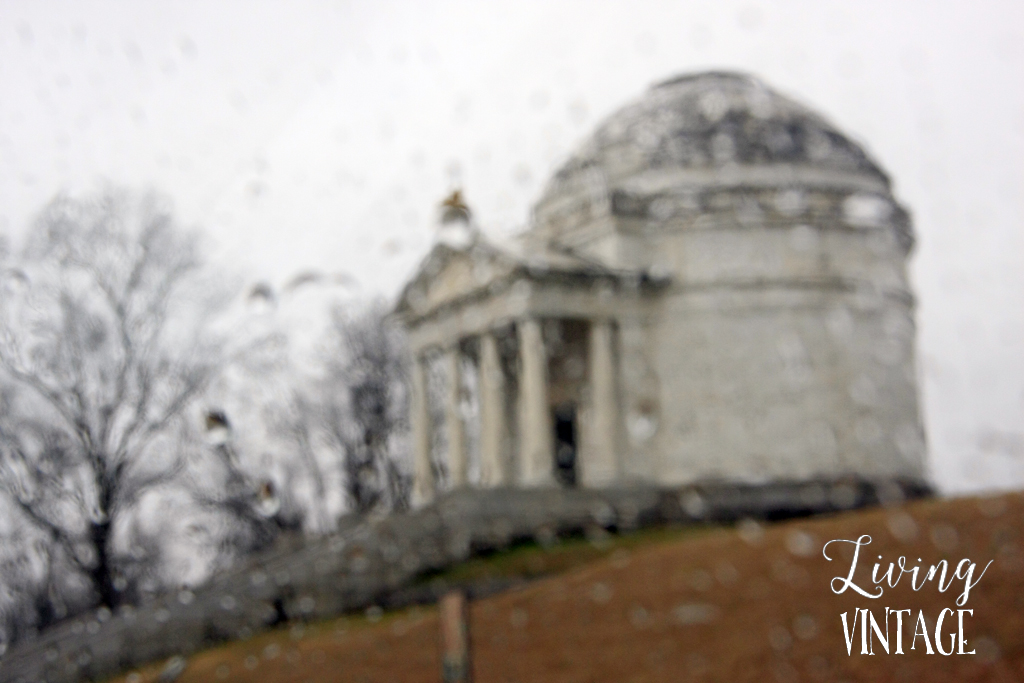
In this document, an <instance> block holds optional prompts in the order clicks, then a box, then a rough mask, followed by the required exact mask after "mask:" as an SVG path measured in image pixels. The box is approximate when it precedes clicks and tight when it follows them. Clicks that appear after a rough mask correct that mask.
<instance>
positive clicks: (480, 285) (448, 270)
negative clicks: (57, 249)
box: [395, 239, 520, 317]
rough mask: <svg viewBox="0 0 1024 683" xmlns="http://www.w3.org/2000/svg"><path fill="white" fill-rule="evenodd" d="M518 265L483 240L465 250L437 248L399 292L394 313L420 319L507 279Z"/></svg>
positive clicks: (446, 247) (439, 245)
mask: <svg viewBox="0 0 1024 683" xmlns="http://www.w3.org/2000/svg"><path fill="white" fill-rule="evenodd" d="M519 265H520V264H519V263H518V261H517V260H516V259H515V258H514V257H513V256H511V255H510V254H506V253H504V252H502V251H500V250H498V249H497V248H495V247H494V246H493V245H490V244H488V243H487V242H485V241H484V240H482V239H476V240H475V241H474V242H473V244H471V245H469V246H468V247H466V248H465V249H457V248H454V247H451V246H448V245H446V244H436V245H435V246H434V248H433V249H432V250H431V251H430V253H429V254H428V255H427V257H426V258H425V259H424V260H423V262H422V263H421V264H420V267H419V269H418V270H417V271H416V275H415V276H414V277H413V278H412V280H410V282H409V284H407V285H406V287H405V289H404V290H402V294H401V296H400V297H399V299H398V304H397V306H396V307H395V312H396V313H398V314H399V315H402V316H411V317H419V316H422V315H426V314H427V313H429V312H431V311H434V310H436V309H438V308H440V307H442V306H444V305H446V304H450V303H452V302H454V301H458V300H460V299H463V298H466V297H468V296H471V295H473V294H474V293H476V292H479V291H480V290H483V289H486V288H488V287H489V286H490V285H491V284H492V283H494V282H496V281H498V280H501V279H503V278H506V277H508V276H509V275H511V274H512V272H513V271H514V270H516V268H517V267H518V266H519Z"/></svg>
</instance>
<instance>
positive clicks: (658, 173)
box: [396, 73, 925, 502]
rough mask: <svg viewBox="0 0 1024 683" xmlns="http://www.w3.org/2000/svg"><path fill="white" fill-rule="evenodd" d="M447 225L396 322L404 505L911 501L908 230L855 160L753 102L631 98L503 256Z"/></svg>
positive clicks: (669, 93) (671, 86)
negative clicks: (531, 497)
mask: <svg viewBox="0 0 1024 683" xmlns="http://www.w3.org/2000/svg"><path fill="white" fill-rule="evenodd" d="M455 213H456V214H458V212H455ZM448 217H449V218H450V219H451V218H454V221H455V224H456V225H455V227H454V228H453V226H452V224H451V222H449V225H448V227H447V228H446V230H447V231H448V232H449V233H450V232H452V231H453V230H454V231H455V232H456V233H458V232H459V230H458V228H459V220H460V219H461V220H463V221H464V222H463V223H462V224H461V230H462V232H461V234H459V235H457V236H456V237H457V238H455V239H445V240H442V241H439V243H438V244H437V245H436V246H435V248H434V249H433V251H432V252H431V253H430V255H429V256H428V257H427V258H426V260H425V261H424V263H423V264H422V265H421V267H420V269H419V271H418V272H417V274H416V275H415V276H414V277H413V279H412V280H411V281H410V282H409V284H408V285H407V286H406V288H405V290H404V291H403V293H402V296H401V298H400V300H399V303H398V305H397V309H396V313H397V314H398V316H399V317H400V318H401V320H402V321H403V323H404V325H405V326H406V329H407V330H408V334H409V340H410V345H411V349H412V352H413V355H414V359H415V362H414V364H413V370H412V416H411V417H412V425H413V440H414V451H415V454H416V455H415V457H416V460H415V462H416V470H415V475H416V481H415V498H416V499H418V500H419V501H421V502H422V501H426V500H429V499H430V498H431V497H432V496H433V495H434V493H435V488H436V481H435V480H436V476H437V473H438V472H445V473H446V474H445V478H446V485H447V486H450V487H458V486H463V485H470V484H471V485H476V486H485V487H486V486H502V485H509V486H546V485H555V484H557V483H561V484H563V485H580V486H585V487H604V486H616V485H627V484H629V483H631V482H648V483H657V484H664V485H683V484H687V483H692V482H704V481H717V482H743V483H761V482H765V483H767V482H777V481H787V482H791V481H797V482H799V481H813V480H822V481H832V480H836V479H842V478H859V479H890V478H896V479H902V480H908V481H910V482H915V483H919V484H920V483H923V482H924V472H925V466H924V457H925V451H924V437H923V431H922V427H921V421H920V413H919V409H918V398H917V384H916V379H915V362H914V298H913V295H912V294H911V292H910V290H909V287H908V282H907V275H906V268H905V263H906V258H907V255H908V252H909V251H910V249H911V247H912V244H913V235H912V231H911V226H910V220H909V217H908V215H907V213H906V211H904V210H903V208H902V207H901V206H900V205H899V204H898V203H897V202H896V200H895V199H894V198H893V195H892V192H891V187H890V181H889V178H888V177H887V176H886V174H885V172H884V171H882V170H881V169H880V168H879V167H878V165H877V164H876V163H875V162H873V161H872V160H871V159H870V158H869V157H868V156H867V155H866V154H865V152H864V151H863V150H862V149H861V148H860V147H858V146H857V145H856V144H855V143H853V142H851V141H850V140H849V139H848V138H847V137H845V136H844V135H843V134H841V133H840V132H838V131H837V130H835V129H834V128H833V127H832V126H831V125H830V124H829V123H828V122H827V121H825V120H824V119H823V118H821V117H820V116H819V115H817V114H815V113H814V112H812V111H809V110H808V109H807V108H805V107H803V106H801V105H799V104H797V103H795V102H793V101H791V100H789V99H787V98H785V97H783V96H781V95H779V94H778V93H776V92H774V91H772V90H770V89H769V88H768V87H766V86H765V85H764V84H763V83H761V82H760V81H758V80H757V79H755V78H751V77H749V76H745V75H739V74H731V73H704V74H697V75H690V76H683V77H680V78H676V79H673V80H671V81H668V82H665V83H662V84H660V85H657V86H655V87H653V88H651V89H650V90H648V91H647V92H646V93H645V94H644V95H643V97H641V98H640V99H639V100H638V101H637V102H635V103H633V104H631V105H629V106H627V107H625V108H624V109H622V110H620V111H619V112H617V113H616V114H614V115H613V116H612V117H610V118H609V119H608V120H607V121H606V122H605V123H604V124H603V125H601V126H600V127H599V128H598V130H597V132H596V133H594V135H593V136H592V137H591V138H590V139H589V140H588V141H587V142H586V143H585V144H584V145H583V146H582V147H581V148H580V149H579V150H578V152H577V153H576V154H575V155H574V156H572V157H571V158H570V159H569V160H568V161H567V162H566V163H565V165H564V166H563V167H562V168H561V169H560V170H559V171H558V172H557V173H556V174H555V176H554V177H553V178H552V179H551V181H550V182H549V184H548V186H547V188H546V190H545V192H544V194H543V196H542V197H541V199H540V201H538V202H537V204H536V206H535V209H534V212H533V216H532V224H531V225H530V227H529V229H528V230H527V231H526V232H525V233H523V234H521V235H520V236H518V237H517V238H516V239H514V240H511V241H510V242H509V243H507V244H495V243H492V242H490V241H488V240H486V239H485V238H483V237H482V236H481V235H480V234H479V233H478V232H477V231H476V230H474V229H473V228H472V227H471V221H469V220H466V219H465V216H459V215H455V216H454V217H453V216H452V215H449V216H448ZM449 237H450V236H449ZM438 362H442V363H443V367H444V368H445V372H444V373H443V374H442V377H443V378H446V379H444V384H445V386H446V387H447V388H446V389H445V392H446V394H445V395H446V396H447V399H446V401H447V406H446V409H445V411H444V418H443V419H441V420H440V421H438V420H437V419H432V417H431V415H432V411H431V405H429V401H430V399H429V398H428V397H429V396H432V395H434V393H433V392H428V387H427V384H428V381H429V380H428V376H436V373H428V364H436V363H438ZM466 405H472V406H478V410H468V411H467V410H465V406H466ZM436 430H442V432H443V433H444V434H445V435H446V438H445V439H442V440H440V443H441V444H442V446H443V449H442V450H441V452H439V449H438V447H437V445H436V444H437V443H439V441H438V440H437V439H434V438H432V432H433V431H436ZM470 435H473V438H469V436H470ZM438 462H442V463H444V464H443V466H441V467H439V466H438V465H437V463H438Z"/></svg>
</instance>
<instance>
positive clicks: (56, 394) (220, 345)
mask: <svg viewBox="0 0 1024 683" xmlns="http://www.w3.org/2000/svg"><path fill="white" fill-rule="evenodd" d="M8 261H9V263H8V264H7V266H6V268H5V271H4V273H3V283H2V284H3V286H4V287H5V289H6V291H5V292H4V296H2V297H0V385H2V386H3V387H4V388H5V395H4V401H5V405H4V406H3V407H2V408H0V490H2V491H3V492H4V493H6V495H7V498H8V499H9V500H10V501H11V502H12V503H13V505H14V506H15V507H16V509H17V510H18V511H20V513H21V514H22V515H23V516H24V518H25V519H27V520H28V521H29V522H30V523H31V525H32V526H33V527H34V528H35V529H36V530H37V531H38V533H39V534H41V535H42V537H44V538H46V539H49V540H50V542H51V547H52V554H53V558H51V560H52V561H58V560H59V561H60V562H63V563H66V564H67V565H68V566H69V567H70V568H71V569H72V570H74V571H75V572H76V573H77V574H79V575H80V576H82V577H84V578H85V579H86V582H87V585H88V590H89V593H90V595H91V599H92V601H93V602H94V603H98V604H101V605H106V606H108V607H114V606H116V605H118V604H119V603H121V602H122V601H123V600H124V599H125V597H126V592H125V591H126V589H127V588H128V585H127V584H128V580H129V579H130V578H131V576H133V575H134V574H137V572H134V571H133V570H132V566H133V563H134V565H135V566H136V568H137V565H138V564H139V562H140V558H139V557H138V556H137V552H136V554H135V555H133V554H132V552H130V550H129V549H126V548H124V547H121V546H119V545H118V543H115V537H117V536H118V534H120V535H125V534H128V535H130V532H131V528H130V527H131V525H130V524H129V522H128V520H129V519H130V516H131V511H132V510H133V508H134V507H135V506H136V505H137V503H138V502H139V500H140V497H141V496H143V495H145V494H146V493H147V492H148V491H152V490H153V489H155V488H157V487H160V486H166V485H168V484H169V483H171V482H174V481H177V480H178V479H179V477H180V475H181V474H182V472H183V471H185V470H186V468H187V466H188V465H189V464H190V461H191V460H194V459H197V458H200V457H201V456H202V454H203V453H207V454H208V453H209V449H208V448H204V444H202V442H201V441H199V440H198V439H197V438H196V437H195V432H196V431H197V430H196V429H195V425H194V424H190V418H191V421H192V423H194V422H196V420H195V414H194V410H193V406H194V404H195V403H196V401H197V399H198V398H199V397H200V396H201V394H202V392H203V391H204V389H205V388H206V387H207V385H208V384H209V383H210V381H211V380H212V378H213V377H214V376H215V375H216V373H218V372H219V371H220V370H221V369H222V368H223V367H224V366H226V365H229V364H231V363H232V362H234V361H235V360H237V359H238V358H240V357H241V356H242V355H244V350H243V349H242V348H240V347H238V346H237V345H236V346H232V344H231V343H229V341H228V337H227V335H226V334H224V333H217V332H216V324H215V323H216V320H217V316H218V314H220V313H223V311H224V309H225V306H226V304H227V302H228V299H227V298H226V297H224V296H217V295H214V294H211V292H213V291H216V290H217V287H216V286H212V283H211V281H210V280H209V279H204V278H205V276H204V269H203V267H202V266H203V264H202V260H201V259H200V255H199V251H198V248H197V241H196V237H195V235H193V234H189V233H187V232H185V231H183V230H182V229H181V228H180V227H179V226H178V225H177V224H176V223H175V221H174V219H173V218H172V215H171V213H170V211H169V209H168V207H167V205H166V202H165V201H163V200H162V199H160V198H159V197H157V196H154V195H147V196H144V197H137V196H133V195H131V194H129V193H126V192H118V191H108V192H105V193H102V194H100V195H98V196H95V197H91V198H88V199H81V200H79V199H72V198H69V197H58V198H56V199H55V200H53V201H52V202H51V203H50V204H49V205H48V206H47V207H46V208H45V209H44V210H43V211H42V213H41V214H40V216H39V218H38V219H37V221H36V223H35V225H34V227H33V231H32V233H31V236H30V239H29V241H28V244H27V246H26V248H25V250H24V252H23V254H22V255H21V256H20V258H14V257H9V259H8ZM190 411H191V412H190ZM122 545H123V544H122ZM133 547H134V548H135V549H136V551H137V550H138V548H139V547H142V546H141V545H140V544H139V543H135V544H134V546H133Z"/></svg>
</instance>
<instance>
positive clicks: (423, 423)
mask: <svg viewBox="0 0 1024 683" xmlns="http://www.w3.org/2000/svg"><path fill="white" fill-rule="evenodd" d="M411 373H412V377H411V380H412V381H411V382H410V384H411V386H410V390H411V391H410V393H411V395H410V396H409V403H410V406H409V409H410V420H411V421H412V447H413V484H412V504H413V505H414V506H419V505H426V504H427V503H429V502H430V501H432V500H433V499H434V470H433V468H432V467H431V464H430V412H429V409H428V407H427V369H426V367H425V364H424V360H423V359H422V358H420V357H418V356H416V357H414V358H413V362H412V368H411Z"/></svg>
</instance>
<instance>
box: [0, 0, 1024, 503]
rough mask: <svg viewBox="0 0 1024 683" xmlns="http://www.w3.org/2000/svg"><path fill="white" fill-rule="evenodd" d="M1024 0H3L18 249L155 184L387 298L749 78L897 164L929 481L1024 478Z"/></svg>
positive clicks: (0, 71) (970, 485) (282, 269)
mask: <svg viewBox="0 0 1024 683" xmlns="http://www.w3.org/2000/svg"><path fill="white" fill-rule="evenodd" d="M1022 45H1024V3H1020V2H1016V1H1007V2H978V1H977V0H971V1H962V2H957V3H949V2H945V3H943V2H934V1H928V2H899V3H897V2H893V1H892V0H889V1H887V2H865V1H863V0H861V1H859V2H856V3H851V2H824V1H822V0H808V1H803V2H797V1H794V2H779V3H768V2H747V1H741V2H733V1H721V0H716V1H714V2H681V1H676V2H662V3H658V2H646V3H644V2H636V1H635V0H634V1H631V2H615V3H599V2H595V1H594V0H590V1H588V2H552V1H550V0H549V1H548V2H543V3H541V2H538V3H527V2H507V1H500V0H489V1H488V2H464V3H463V2H406V3H395V2H380V1H376V2H299V1H295V0H289V1H288V2H284V1H283V0H282V1H280V2H273V3H269V2H254V1H252V0H246V1H245V2H214V1H207V2H184V1H182V2H145V3H143V2H128V1H124V2H96V1H92V0H77V1H75V2H49V1H44V0H35V1H33V2H27V1H15V0H0V233H4V232H6V233H9V234H14V235H22V234H24V231H25V229H26V226H27V224H28V222H29V221H30V219H31V216H32V215H33V213H34V212H35V211H36V210H38V208H39V207H40V206H41V205H42V204H43V203H44V202H46V201H47V200H48V199H49V198H51V197H52V196H53V195H54V194H55V193H57V192H58V191H68V192H72V193H79V192H83V191H88V190H90V189H94V188H96V187H97V186H99V184H100V183H102V182H110V183H114V184H118V185H128V186H132V187H140V188H142V187H150V186H151V187H155V188H158V189H160V190H162V191H164V192H166V193H167V194H169V195H170V196H171V197H172V198H173V199H174V201H175V204H176V207H177V210H178V213H179V215H180V216H181V217H182V218H183V219H184V220H185V221H186V222H188V223H190V224H195V225H198V226H202V227H204V228H205V229H206V230H207V231H208V234H209V237H210V240H209V243H210V246H211V249H212V253H214V254H215V255H216V257H217V258H219V259H222V260H224V261H226V262H230V263H231V265H232V267H234V268H236V269H239V270H241V271H243V272H245V273H246V274H247V276H248V277H249V278H250V279H252V280H256V279H267V280H269V281H271V282H273V283H274V284H276V285H280V284H281V283H282V282H284V281H285V280H287V279H288V278H289V277H291V276H292V275H293V274H295V273H296V272H298V271H301V270H305V269H310V268H312V269H318V270H323V271H328V272H344V273H347V274H349V275H350V276H352V277H353V278H354V279H355V281H356V282H358V283H359V284H358V292H359V293H360V294H367V295H368V294H372V293H374V292H381V293H384V294H393V293H394V292H395V290H396V289H397V288H398V287H399V286H400V285H401V283H402V281H403V279H404V278H405V277H406V276H407V275H408V274H409V273H410V272H411V271H412V269H413V268H415V265H416V263H417V262H418V261H419V259H420V258H422V256H423V255H424V254H425V252H426V250H427V249H428V248H429V246H430V244H431V239H432V234H433V230H432V224H433V220H434V207H435V206H436V204H437V202H438V200H439V199H440V198H441V197H442V196H443V195H444V194H445V193H446V192H447V191H448V190H449V189H450V187H451V186H452V185H453V184H454V183H459V184H461V185H462V186H464V187H465V190H466V194H467V197H468V200H469V202H470V204H471V206H472V207H473V209H474V211H475V213H476V215H477V217H478V219H479V221H480V223H481V224H482V226H483V228H484V229H485V230H486V231H489V232H492V233H494V234H506V233H508V232H511V231H514V230H516V229H520V228H522V227H523V226H524V225H525V223H526V222H527V219H528V216H529V208H530V206H531V203H532V201H534V200H535V199H536V198H537V196H538V195H539V192H540V190H541V187H542V186H543V183H544V181H545V179H546V178H547V177H548V175H549V174H550V172H551V171H552V170H553V169H554V168H555V167H557V165H558V164H559V162H560V161H561V160H563V159H564V158H565V157H566V155H567V154H568V153H569V152H570V151H571V150H572V149H573V148H574V146H576V145H577V144H579V143H580V141H581V140H582V139H584V138H585V137H586V135H587V134H588V132H589V131H591V130H592V129H593V128H594V127H595V125H596V124H597V123H598V122H599V121H600V120H601V119H603V118H604V117H606V116H607V115H608V114H610V113H611V112H612V111H614V110H615V109H617V108H618V107H620V106H622V105H623V104H625V103H627V102H628V101H629V100H631V99H632V98H635V97H637V96H638V95H640V94H641V93H642V92H643V91H644V90H645V89H646V88H647V87H648V86H649V85H650V84H651V83H653V82H656V81H659V80H662V79H665V78H666V77H669V76H671V75H673V74H676V73H680V72H686V71H694V70H701V69H708V68H715V69H739V70H744V71H748V72H752V73H754V74H756V75H758V76H760V77H762V78H763V79H765V80H766V81H767V82H768V83H769V84H770V85H771V86H773V87H775V88H777V89H778V90H780V91H782V92H783V93H785V94H787V95H790V96H792V97H795V98H797V99H799V100H801V101H803V102H805V103H807V104H809V105H811V106H812V107H813V108H815V109H817V110H818V111H820V112H822V113H823V114H824V115H825V116H826V117H828V118H830V119H832V120H833V121H834V122H835V123H836V124H837V125H838V126H839V127H840V128H841V129H843V130H845V131H846V132H847V133H849V134H850V135H851V136H852V137H853V138H855V139H857V140H859V141H861V142H862V143H863V144H864V145H865V146H866V147H867V149H868V150H869V152H870V153H872V154H873V155H874V157H875V158H876V159H877V160H878V161H879V162H880V163H881V164H882V165H883V166H884V167H885V168H886V169H887V170H888V171H889V172H890V173H891V175H892V177H893V178H894V180H895V191H896V194H897V196H898V197H899V199H900V200H901V201H902V202H904V203H905V204H906V205H907V207H908V208H909V209H910V210H911V211H912V213H913V215H914V218H915V222H916V229H917V233H918V237H919V242H918V248H917V250H916V252H915V254H914V256H913V259H912V263H911V273H912V278H913V283H914V286H915V289H916V292H917V294H918V297H919V308H918V322H919V339H918V342H919V363H920V366H921V367H920V374H921V377H922V388H923V391H922V393H923V405H924V411H925V417H926V426H927V430H928V437H929V446H930V457H931V468H932V474H933V477H934V479H935V480H936V481H937V482H938V484H939V485H940V486H941V487H942V488H943V489H944V490H946V491H964V490H971V489H980V488H991V487H997V486H998V487H1021V486H1024V268H1022V264H1024V237H1022V235H1024V229H1022V218H1024V215H1022V214H1024V211H1022V208H1024V200H1022V198H1021V196H1022V190H1024V177H1022V166H1024V162H1022V159H1024V87H1022V83H1024V68H1022V67H1024V48H1022Z"/></svg>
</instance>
